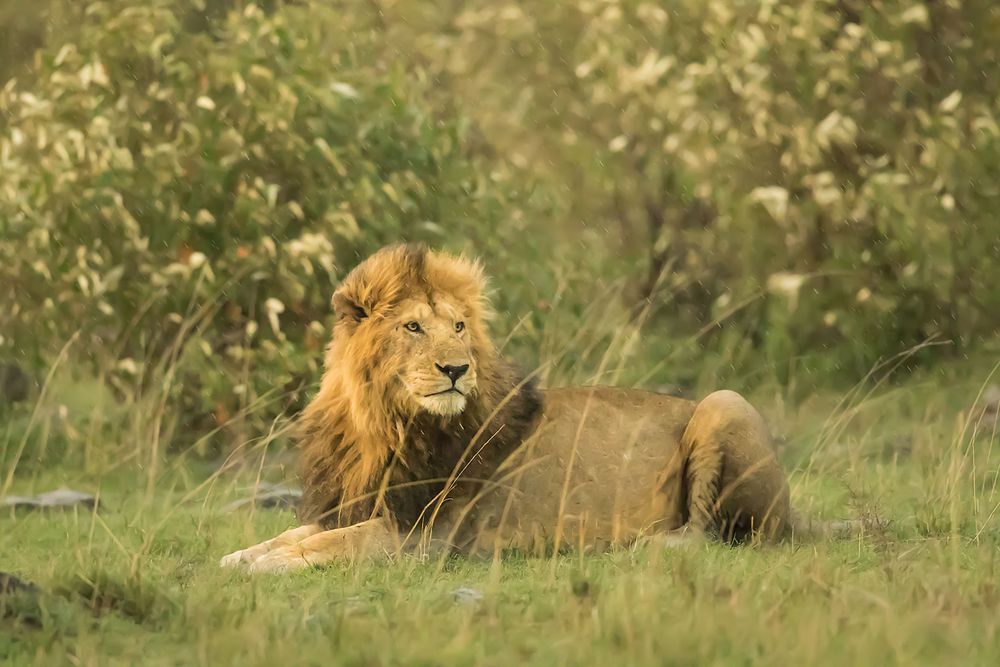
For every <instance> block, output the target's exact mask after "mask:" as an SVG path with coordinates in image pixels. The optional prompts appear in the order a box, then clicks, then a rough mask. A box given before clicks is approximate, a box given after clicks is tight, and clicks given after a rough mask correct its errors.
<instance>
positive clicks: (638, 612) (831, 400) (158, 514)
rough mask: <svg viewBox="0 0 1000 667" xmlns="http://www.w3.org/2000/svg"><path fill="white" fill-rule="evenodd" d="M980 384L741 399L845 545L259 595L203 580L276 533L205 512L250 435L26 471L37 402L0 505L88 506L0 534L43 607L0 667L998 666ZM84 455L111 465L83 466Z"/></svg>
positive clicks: (942, 381) (281, 589)
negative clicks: (236, 442) (82, 493)
mask: <svg viewBox="0 0 1000 667" xmlns="http://www.w3.org/2000/svg"><path fill="white" fill-rule="evenodd" d="M993 381H994V380H992V379H991V375H990V368H989V367H984V366H982V365H975V364H968V365H963V366H961V367H957V366H956V367H952V368H947V369H941V370H938V371H935V372H934V373H928V374H927V375H924V376H913V377H911V378H909V379H908V380H907V381H905V382H903V383H901V384H898V385H892V386H890V385H888V384H885V383H881V384H880V383H876V382H869V383H867V384H862V385H859V386H858V387H857V388H856V389H855V391H852V392H849V393H847V394H841V393H836V394H835V393H821V394H817V395H813V396H811V397H810V398H808V399H807V400H805V401H800V402H791V401H789V400H787V398H786V397H785V396H786V394H785V393H784V390H782V389H779V388H777V387H774V388H772V389H768V388H767V387H759V388H758V390H757V391H756V392H755V393H754V395H753V398H754V401H755V402H756V403H757V404H758V405H759V406H760V407H761V409H762V411H763V412H764V413H765V414H766V415H767V417H768V419H769V421H770V422H771V424H772V427H773V429H774V431H775V434H776V436H777V441H778V443H779V455H780V457H781V459H782V461H783V463H784V465H785V466H786V468H787V469H788V470H789V472H790V476H791V480H792V487H793V497H794V500H795V504H796V506H797V508H798V509H799V511H800V512H801V513H803V514H806V515H810V516H824V517H838V518H858V519H861V520H862V522H863V523H864V526H865V528H864V530H863V531H862V532H861V533H860V534H859V535H857V536H855V537H852V538H849V539H841V540H827V539H806V540H798V541H789V542H786V543H783V544H779V545H776V546H767V547H758V548H751V547H738V548H731V547H725V546H721V545H716V544H708V545H704V546H699V547H694V548H686V549H681V550H675V551H659V550H654V549H650V548H636V549H627V550H626V549H623V550H619V551H615V552H611V553H607V554H601V555H583V554H572V553H571V554H564V555H560V556H557V557H555V558H553V559H524V558H519V557H511V558H508V559H506V560H503V561H499V562H490V561H479V560H469V559H465V558H454V559H451V560H448V561H446V562H444V563H440V562H438V561H429V562H423V561H420V560H418V559H416V558H404V559H402V560H400V561H398V562H394V563H388V564H371V565H367V566H361V567H356V568H353V569H340V568H336V567H334V568H330V569H327V570H324V571H321V572H319V571H314V572H306V573H299V574H295V575H293V576H286V577H267V576H265V577H259V578H250V577H248V576H246V575H244V574H241V573H238V572H235V573H234V572H229V571H222V570H220V569H219V568H218V567H217V565H216V563H217V560H218V558H219V557H220V556H221V555H223V554H224V553H227V552H229V551H232V550H234V549H236V548H239V547H241V546H245V545H246V544H249V543H251V542H255V541H258V540H260V539H263V538H266V537H269V536H271V535H273V534H275V533H276V532H278V531H279V530H281V529H284V528H286V527H288V526H291V525H292V524H293V523H294V517H293V516H292V514H291V513H290V512H288V511H287V510H273V509H268V510H264V509H251V510H240V511H237V512H235V513H231V514H224V513H222V512H221V508H222V507H223V506H224V505H225V504H226V503H227V502H229V501H230V500H232V499H233V498H236V497H239V496H240V495H242V494H244V493H245V491H246V488H248V487H250V486H252V484H253V483H254V481H255V480H256V479H257V478H258V477H265V478H268V479H271V480H274V481H278V480H284V479H291V473H290V471H289V469H287V468H286V466H285V464H286V463H287V457H285V456H282V455H280V454H269V455H266V456H265V452H267V451H268V450H269V449H270V450H274V449H276V448H275V447H269V446H268V445H269V441H268V440H267V439H265V440H263V441H261V442H260V443H258V445H257V446H255V447H253V448H250V449H249V450H248V451H249V453H248V454H247V455H246V456H245V457H244V458H243V459H242V461H241V465H233V466H225V467H223V468H221V469H220V468H219V467H218V466H209V465H207V464H206V463H204V461H203V460H201V459H197V458H195V457H194V456H193V455H180V456H175V457H174V458H172V459H166V460H165V461H164V462H163V464H162V465H161V466H160V468H159V469H158V470H157V472H156V473H155V474H153V473H150V472H149V470H148V461H147V460H146V459H145V458H144V456H143V455H142V454H134V455H133V454H130V453H129V452H132V451H133V448H134V446H135V445H134V443H132V442H131V441H130V439H131V438H133V437H135V436H136V434H137V433H141V432H142V431H141V429H139V430H137V429H136V428H134V426H133V425H126V426H122V427H120V428H116V427H115V426H114V425H111V426H108V425H107V424H105V427H102V428H99V429H91V430H90V431H89V432H87V433H80V434H78V435H79V436H80V441H81V442H83V443H84V444H85V446H84V447H83V449H82V452H83V453H85V454H86V456H85V457H84V458H86V461H83V460H77V459H80V457H82V456H83V453H77V454H74V453H73V452H72V451H69V452H64V456H65V459H64V461H63V462H62V463H58V464H51V463H46V464H40V463H39V462H38V460H37V454H38V451H39V447H40V445H39V443H38V442H37V441H38V440H39V438H41V434H45V437H46V438H51V439H55V438H56V435H55V434H56V433H57V431H58V426H51V424H52V423H53V420H55V421H58V418H59V417H58V414H59V410H57V409H54V408H52V406H50V405H47V404H45V405H43V404H42V403H44V402H45V401H48V400H54V399H51V398H46V399H44V400H43V401H41V402H40V404H39V405H38V406H36V407H37V408H38V409H37V410H36V415H35V420H34V424H33V426H32V431H31V433H33V435H31V437H30V438H25V437H22V436H21V435H18V433H19V432H18V431H17V429H15V428H13V427H11V426H9V427H8V428H7V430H6V435H3V434H2V433H0V438H6V441H5V442H3V443H2V447H0V450H2V452H3V453H4V458H3V459H2V460H4V461H6V462H7V463H6V464H5V465H6V468H5V469H4V470H3V471H2V472H3V473H4V474H3V476H2V477H0V479H8V480H9V483H5V486H6V487H7V489H6V490H7V491H9V492H11V493H31V492H38V491H44V490H48V489H51V488H54V487H56V486H59V485H62V484H65V485H69V486H71V487H73V488H76V489H80V490H87V491H92V492H95V493H98V494H99V496H100V503H101V509H100V510H99V511H97V512H91V511H89V510H68V511H50V512H34V513H27V514H17V515H16V516H13V515H12V516H2V517H0V536H2V537H0V570H2V571H7V572H11V573H14V574H16V575H18V576H19V577H22V578H24V579H27V580H30V581H33V582H35V583H37V584H38V585H39V586H40V587H41V588H42V590H43V593H42V594H41V595H39V596H37V597H35V596H20V597H17V598H9V599H8V600H7V601H6V602H5V603H4V604H6V607H7V609H8V612H7V614H6V616H3V617H2V618H0V663H3V664H11V665H32V664H41V665H48V664H52V665H63V664H75V665H113V664H148V665H161V664H162V665H176V664H184V665H223V664H242V665H256V664H262V665H263V664H269V665H273V664H296V665H299V664H302V665H312V664H315V665H324V666H329V665H340V664H344V665H391V664H399V665H440V664H457V665H473V664H483V665H511V664H535V665H570V664H613V665H675V664H676V665H689V664H699V665H715V664H718V665H752V664H761V665H775V664H810V665H822V664H877V665H889V664H923V665H932V664H947V665H953V664H963V665H988V664H1000V613H998V612H1000V589H998V587H997V583H996V581H997V574H998V573H997V569H998V568H997V561H998V555H1000V530H998V527H997V526H998V525H1000V524H998V522H1000V510H998V509H997V507H998V503H1000V494H998V493H997V476H998V461H1000V454H998V453H996V452H995V450H996V449H1000V448H998V447H996V445H997V444H998V436H997V432H996V424H995V419H994V418H993V417H992V416H991V415H987V416H986V417H984V416H983V413H982V410H981V408H982V401H981V400H978V399H977V397H979V396H980V394H981V390H982V388H983V387H984V386H986V385H987V384H989V383H990V382H993ZM54 382H58V380H56V381H54ZM84 393H85V394H87V395H88V396H89V397H90V400H91V401H97V400H98V398H96V397H97V394H98V393H99V392H84ZM45 394H46V396H49V397H53V396H63V397H64V396H73V395H74V392H73V391H72V388H71V387H68V386H64V387H56V386H53V387H50V388H49V390H48V391H47V392H45ZM81 400H83V399H81ZM115 414H117V413H113V412H109V413H108V414H107V415H106V416H105V417H103V419H104V421H105V422H107V421H109V420H111V417H112V416H113V415H115ZM116 418H117V417H116ZM14 423H15V421H13V420H12V421H8V424H14ZM277 430H278V431H280V428H278V429H277ZM101 439H104V443H105V447H104V450H105V451H107V452H120V453H122V454H121V456H114V455H105V456H103V457H98V456H96V455H95V454H94V453H93V450H95V449H100V447H99V446H98V445H99V441H100V440H101ZM25 443H27V446H26V445H25ZM42 444H45V445H46V446H48V445H49V444H50V443H48V444H47V443H42ZM51 451H52V450H50V453H49V460H51V458H52V457H51ZM18 452H21V453H22V454H21V455H20V456H15V455H14V454H15V453H18ZM15 459H16V460H17V461H18V463H17V466H16V468H15V466H14V463H13V461H14V460H15ZM460 588H471V589H474V590H476V591H478V592H479V593H481V594H482V598H481V600H479V601H471V602H470V601H463V600H461V599H458V600H456V595H455V591H456V590H457V589H460ZM0 616H2V614H0Z"/></svg>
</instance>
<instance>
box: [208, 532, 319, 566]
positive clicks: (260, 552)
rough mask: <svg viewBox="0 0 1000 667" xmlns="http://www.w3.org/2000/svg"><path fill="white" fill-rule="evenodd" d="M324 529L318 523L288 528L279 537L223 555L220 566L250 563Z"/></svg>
mask: <svg viewBox="0 0 1000 667" xmlns="http://www.w3.org/2000/svg"><path fill="white" fill-rule="evenodd" d="M322 530H323V529H322V528H321V527H320V525H319V524H318V523H310V524H306V525H304V526H299V527H298V528H292V529H291V530H286V531H285V532H283V533H281V534H280V535H278V536H277V537H273V538H271V539H269V540H265V541H264V542H261V543H260V544H255V545H254V546H252V547H247V548H246V549H240V550H239V551H234V552H233V553H231V554H227V555H225V556H223V557H222V559H221V560H220V561H219V567H236V566H237V565H249V564H251V563H253V562H254V561H256V560H257V559H258V558H260V557H261V556H264V555H266V554H267V553H269V552H271V551H274V550H275V549H280V548H282V547H287V546H291V545H294V544H298V543H299V542H301V541H302V540H304V539H306V538H307V537H311V536H313V535H315V534H317V533H319V532H322Z"/></svg>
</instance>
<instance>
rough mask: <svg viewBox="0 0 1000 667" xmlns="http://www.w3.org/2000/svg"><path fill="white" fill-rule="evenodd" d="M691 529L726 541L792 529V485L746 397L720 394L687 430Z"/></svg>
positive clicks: (702, 408) (767, 536)
mask: <svg viewBox="0 0 1000 667" xmlns="http://www.w3.org/2000/svg"><path fill="white" fill-rule="evenodd" d="M683 444H684V446H685V449H686V451H687V462H686V482H687V489H688V525H687V529H688V530H692V531H694V532H696V533H703V532H709V533H717V534H718V535H719V537H720V538H722V539H723V540H726V541H742V540H745V539H748V538H751V539H764V540H772V539H775V538H777V537H779V536H780V535H781V534H782V533H784V532H785V530H786V529H787V527H788V521H789V502H788V482H787V480H786V478H785V474H784V472H783V471H782V470H781V466H780V465H779V464H778V459H777V457H776V456H775V452H774V448H773V446H772V444H771V436H770V433H769V432H768V429H767V425H766V424H765V423H764V419H763V417H761V416H760V413H758V412H757V410H755V409H754V407H753V406H752V405H750V403H748V402H747V401H746V399H744V398H743V397H742V396H740V395H739V394H737V393H736V392H733V391H717V392H714V393H712V394H709V395H708V396H706V397H705V398H704V399H702V401H701V402H700V403H698V405H697V406H696V407H695V411H694V414H693V415H692V417H691V421H690V422H688V425H687V428H686V429H685V431H684V436H683Z"/></svg>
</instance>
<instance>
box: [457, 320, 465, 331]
mask: <svg viewBox="0 0 1000 667" xmlns="http://www.w3.org/2000/svg"><path fill="white" fill-rule="evenodd" d="M455 331H457V332H459V333H461V332H463V331H465V322H455Z"/></svg>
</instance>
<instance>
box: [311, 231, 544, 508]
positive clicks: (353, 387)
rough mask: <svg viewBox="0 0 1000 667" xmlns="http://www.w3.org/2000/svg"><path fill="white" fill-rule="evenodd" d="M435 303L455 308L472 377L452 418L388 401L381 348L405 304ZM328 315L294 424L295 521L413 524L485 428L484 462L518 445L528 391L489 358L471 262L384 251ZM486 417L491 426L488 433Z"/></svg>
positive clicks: (531, 396)
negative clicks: (331, 322) (319, 366)
mask: <svg viewBox="0 0 1000 667" xmlns="http://www.w3.org/2000/svg"><path fill="white" fill-rule="evenodd" d="M441 294H446V295H448V296H449V297H450V298H451V299H454V300H456V301H458V302H460V303H461V305H462V307H463V309H464V313H465V322H464V324H465V328H466V330H467V331H468V332H469V335H470V336H471V351H472V356H473V358H474V359H475V362H476V364H477V367H478V374H479V381H478V386H477V388H476V390H475V391H474V392H473V393H472V394H471V395H470V396H469V403H468V405H467V407H466V408H465V410H464V411H463V412H462V413H461V414H459V415H455V416H452V417H441V416H435V415H431V414H427V413H422V412H421V411H419V410H416V409H412V408H409V407H407V406H402V405H400V404H398V403H393V402H391V401H389V400H388V399H387V396H388V395H389V391H388V388H389V387H390V386H391V384H392V383H393V382H395V381H396V377H397V370H398V369H397V368H396V366H395V365H394V360H393V359H392V358H387V357H386V355H385V354H384V351H383V345H382V341H383V339H384V337H385V336H386V335H387V334H388V332H389V330H390V327H391V323H390V317H391V316H392V315H393V313H394V310H395V309H396V308H397V307H398V305H399V304H400V303H401V302H402V301H403V300H404V299H413V298H423V299H426V300H427V301H428V302H433V301H434V299H435V298H436V296H438V295H441ZM333 307H334V311H335V313H336V324H335V326H334V331H333V338H332V340H331V342H330V344H329V346H328V348H327V352H326V358H325V371H324V374H323V379H322V383H321V385H320V389H319V392H318V393H317V395H316V396H315V398H314V399H313V400H312V402H311V403H310V404H309V405H308V407H307V408H306V409H305V410H304V412H303V414H302V416H301V418H300V433H301V435H300V438H301V443H300V446H301V448H302V457H301V466H302V467H301V473H302V477H303V482H304V494H303V499H302V503H301V505H300V508H299V514H300V518H301V520H302V522H303V523H313V522H318V523H320V524H322V525H324V526H325V527H337V526H345V525H350V524H353V523H357V522H358V521H363V520H365V519H368V518H371V517H372V516H375V515H382V514H387V515H389V516H390V518H392V519H393V520H394V521H396V522H397V523H398V524H399V525H400V526H411V525H413V524H415V523H416V522H417V521H418V518H419V517H420V514H421V512H422V511H423V510H424V508H425V507H426V506H427V505H428V504H429V503H430V502H432V501H433V500H434V498H435V497H436V496H437V495H438V494H440V493H441V491H442V489H443V488H444V480H446V479H447V478H448V477H449V476H450V475H452V474H453V472H454V470H455V467H456V466H457V465H459V464H460V462H462V461H463V460H464V459H463V457H465V456H466V452H467V450H468V449H469V445H470V441H471V439H472V438H473V437H474V435H475V434H476V433H477V432H480V431H484V433H482V437H481V438H480V439H479V441H480V442H485V441H487V439H488V440H489V451H488V452H485V453H483V452H481V453H480V455H481V456H483V457H484V458H486V459H489V460H491V461H499V460H502V459H503V457H504V456H505V455H506V454H507V453H509V450H510V449H511V448H513V447H516V446H517V444H518V443H519V442H520V439H521V436H522V435H523V434H524V433H526V432H528V431H529V430H530V428H531V427H532V425H533V422H534V420H535V419H536V417H537V415H538V413H539V412H540V409H541V404H540V399H539V396H538V393H537V390H536V388H535V386H534V384H533V383H532V382H525V381H524V377H523V375H521V374H520V373H518V372H517V371H515V370H514V369H513V368H512V367H511V366H510V365H509V364H507V363H506V362H505V361H503V360H502V359H500V358H499V357H498V355H497V352H496V349H495V348H494V346H493V343H492V341H491V340H490V338H489V335H488V332H487V326H486V325H487V321H488V320H489V318H490V316H491V315H492V312H491V309H490V305H489V303H488V301H487V299H486V297H485V295H484V279H483V272H482V268H481V267H480V265H479V264H478V263H477V262H472V261H469V260H466V259H464V258H460V257H453V256H449V255H445V254H442V253H436V252H430V251H428V250H427V248H425V247H423V246H419V245H398V246H391V247H388V248H385V249H383V250H381V251H379V252H378V253H376V254H374V255H372V256H371V257H369V258H368V259H367V260H365V261H364V262H362V263H361V264H360V265H358V267H357V268H355V269H354V270H353V271H352V272H351V273H350V274H349V275H348V276H347V277H346V278H345V279H344V281H343V282H342V283H341V285H340V286H339V288H338V289H337V291H336V293H335V294H334V296H333ZM505 397H508V398H507V400H506V401H504V398H505ZM501 402H503V404H502V405H501ZM498 406H500V409H499V410H498V409H497V408H498ZM494 413H495V414H494ZM491 415H492V416H493V419H492V421H491V424H493V423H495V424H496V425H497V427H496V428H495V429H491V428H490V424H486V422H487V420H490V417H491ZM484 425H485V428H484ZM494 431H496V432H494Z"/></svg>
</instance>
